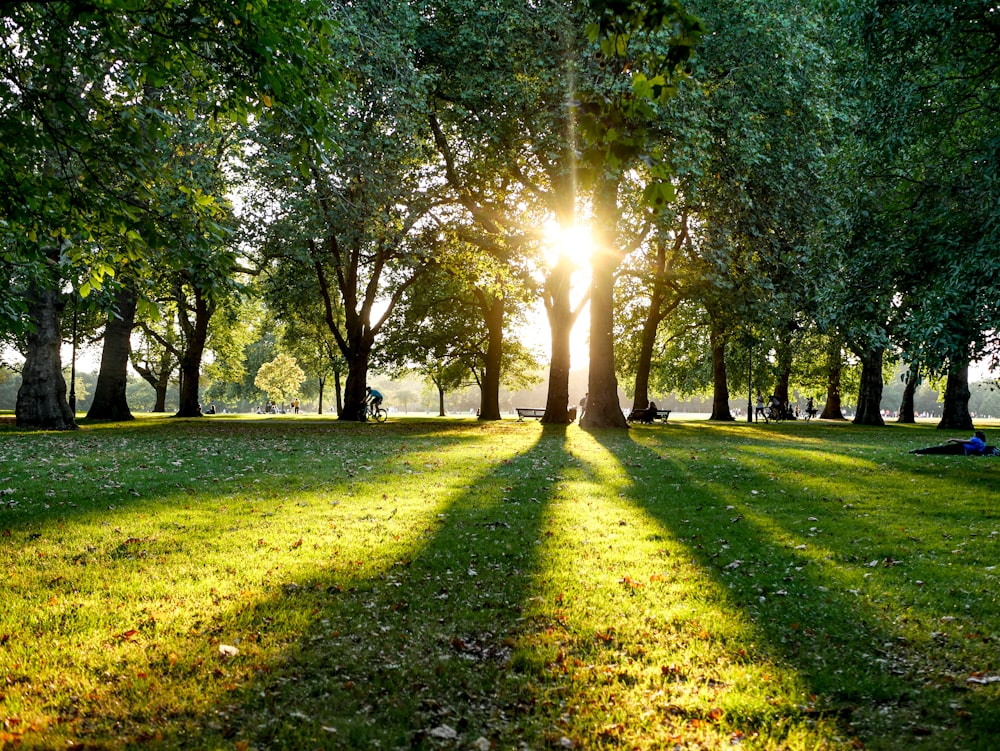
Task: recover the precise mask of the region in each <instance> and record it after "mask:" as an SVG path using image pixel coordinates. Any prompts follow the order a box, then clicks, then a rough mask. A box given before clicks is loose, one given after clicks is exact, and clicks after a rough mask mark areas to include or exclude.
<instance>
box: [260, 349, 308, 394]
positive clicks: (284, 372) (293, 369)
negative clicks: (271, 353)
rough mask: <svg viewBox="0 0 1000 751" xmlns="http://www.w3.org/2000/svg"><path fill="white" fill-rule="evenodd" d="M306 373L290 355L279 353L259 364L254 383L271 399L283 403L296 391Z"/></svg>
mask: <svg viewBox="0 0 1000 751" xmlns="http://www.w3.org/2000/svg"><path fill="white" fill-rule="evenodd" d="M305 379H306V374H305V373H303V372H302V368H300V367H299V365H298V363H296V362H295V358H294V357H292V356H291V355H286V354H284V353H279V354H278V355H277V356H276V357H275V358H274V359H273V360H271V361H270V362H266V363H264V364H263V365H261V366H260V370H258V371H257V377H256V378H255V379H254V385H255V386H256V387H257V388H259V389H260V390H261V391H263V392H264V393H265V394H267V396H268V398H269V399H271V400H272V401H274V402H276V403H279V404H284V403H285V402H287V401H288V399H289V397H291V396H292V395H293V394H295V393H296V392H298V390H299V387H300V386H301V385H302V382H303V381H304V380H305Z"/></svg>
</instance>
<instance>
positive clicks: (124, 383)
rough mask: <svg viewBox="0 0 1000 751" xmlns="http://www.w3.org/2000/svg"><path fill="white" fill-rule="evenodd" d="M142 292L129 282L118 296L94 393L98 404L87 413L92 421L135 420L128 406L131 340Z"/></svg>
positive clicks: (105, 340) (120, 287) (106, 332)
mask: <svg viewBox="0 0 1000 751" xmlns="http://www.w3.org/2000/svg"><path fill="white" fill-rule="evenodd" d="M137 305H138V293H137V292H136V289H135V287H134V285H133V284H130V283H128V282H126V283H125V284H122V285H120V286H119V287H118V289H117V290H116V293H115V305H114V307H113V309H112V311H111V314H110V316H109V318H108V323H107V326H105V329H104V349H103V352H102V354H101V370H100V373H99V374H98V377H97V387H96V388H95V390H94V401H93V402H92V403H91V405H90V409H89V410H88V412H87V418H88V419H90V420H116V421H124V420H131V419H133V417H132V411H131V410H130V409H129V406H128V398H127V396H126V391H127V388H128V362H129V355H130V353H131V343H130V338H131V336H132V328H133V327H134V326H135V313H136V308H137Z"/></svg>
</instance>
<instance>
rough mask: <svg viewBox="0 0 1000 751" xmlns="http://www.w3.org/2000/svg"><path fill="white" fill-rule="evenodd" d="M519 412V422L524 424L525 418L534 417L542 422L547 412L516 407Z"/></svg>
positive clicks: (532, 408) (534, 408)
mask: <svg viewBox="0 0 1000 751" xmlns="http://www.w3.org/2000/svg"><path fill="white" fill-rule="evenodd" d="M514 409H516V410H517V421H518V422H522V421H523V420H524V418H525V417H534V418H536V419H538V420H541V419H542V418H543V417H545V410H544V409H539V408H538V407H515V408H514Z"/></svg>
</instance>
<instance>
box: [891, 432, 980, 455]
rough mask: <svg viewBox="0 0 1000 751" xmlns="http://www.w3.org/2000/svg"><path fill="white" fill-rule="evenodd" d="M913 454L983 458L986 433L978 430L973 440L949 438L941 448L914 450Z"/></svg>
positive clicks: (932, 447)
mask: <svg viewBox="0 0 1000 751" xmlns="http://www.w3.org/2000/svg"><path fill="white" fill-rule="evenodd" d="M910 453H911V454H957V455H965V456H982V455H983V454H985V453H986V433H984V432H983V431H981V430H977V431H976V433H975V435H973V436H972V437H971V438H949V439H948V440H947V441H945V442H944V443H943V444H941V445H940V446H928V447H927V448H923V449H913V451H911V452H910Z"/></svg>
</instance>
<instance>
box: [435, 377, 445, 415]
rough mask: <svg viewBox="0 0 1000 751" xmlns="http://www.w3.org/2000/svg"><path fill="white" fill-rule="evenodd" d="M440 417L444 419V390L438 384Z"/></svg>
mask: <svg viewBox="0 0 1000 751" xmlns="http://www.w3.org/2000/svg"><path fill="white" fill-rule="evenodd" d="M437 390H438V417H444V416H445V414H444V388H443V387H442V386H441V385H440V384H438V387H437Z"/></svg>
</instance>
